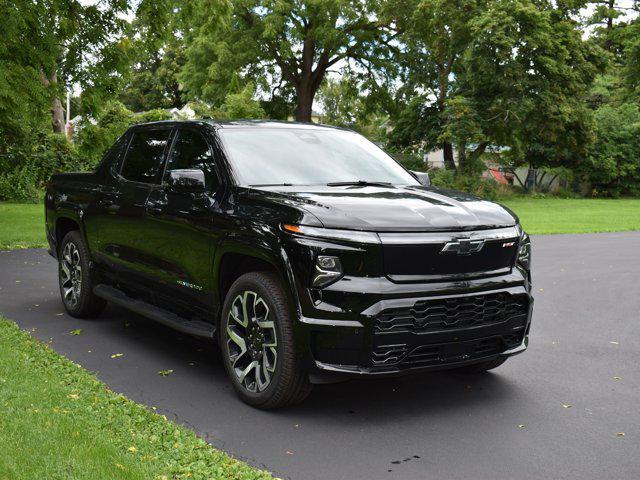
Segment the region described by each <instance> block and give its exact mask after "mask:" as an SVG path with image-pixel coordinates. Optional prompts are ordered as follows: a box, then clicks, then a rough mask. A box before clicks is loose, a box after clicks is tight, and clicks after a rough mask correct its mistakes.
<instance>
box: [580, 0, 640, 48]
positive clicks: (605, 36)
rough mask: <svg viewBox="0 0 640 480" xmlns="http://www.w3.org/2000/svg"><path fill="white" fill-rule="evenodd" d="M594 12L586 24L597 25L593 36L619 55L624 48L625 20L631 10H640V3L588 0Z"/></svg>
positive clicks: (620, 0) (615, 0)
mask: <svg viewBox="0 0 640 480" xmlns="http://www.w3.org/2000/svg"><path fill="white" fill-rule="evenodd" d="M587 4H588V5H590V6H591V7H592V9H593V12H592V13H591V15H589V17H588V18H587V19H586V25H587V26H591V27H595V30H594V32H593V37H594V38H595V39H596V41H597V42H598V43H599V44H600V45H601V46H602V48H604V49H605V50H607V51H608V52H610V53H613V54H617V55H619V54H620V53H621V52H622V51H623V50H624V44H625V39H624V36H625V35H624V30H625V27H626V25H627V23H626V21H625V20H624V19H625V17H626V16H627V15H628V14H629V13H631V12H634V11H635V12H638V11H640V5H638V4H636V3H634V4H629V3H628V2H626V1H622V0H590V1H588V2H587Z"/></svg>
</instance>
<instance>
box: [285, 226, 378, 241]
mask: <svg viewBox="0 0 640 480" xmlns="http://www.w3.org/2000/svg"><path fill="white" fill-rule="evenodd" d="M282 229H283V230H284V231H285V232H287V233H290V234H293V235H303V236H306V237H315V238H326V239H328V240H346V241H348V242H357V243H380V237H378V235H377V234H376V233H374V232H362V231H359V230H338V229H336V228H320V227H307V226H306V225H291V224H288V223H285V224H283V225H282Z"/></svg>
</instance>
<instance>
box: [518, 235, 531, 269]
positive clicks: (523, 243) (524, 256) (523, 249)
mask: <svg viewBox="0 0 640 480" xmlns="http://www.w3.org/2000/svg"><path fill="white" fill-rule="evenodd" d="M518 263H519V264H520V265H522V266H523V267H524V268H525V269H526V270H531V239H530V238H529V235H527V234H526V233H524V232H522V236H521V237H520V243H519V244H518Z"/></svg>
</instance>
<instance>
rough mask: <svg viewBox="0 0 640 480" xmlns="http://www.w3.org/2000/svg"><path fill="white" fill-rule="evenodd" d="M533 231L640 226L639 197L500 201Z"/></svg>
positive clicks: (542, 232)
mask: <svg viewBox="0 0 640 480" xmlns="http://www.w3.org/2000/svg"><path fill="white" fill-rule="evenodd" d="M501 203H503V204H505V205H506V206H507V207H509V208H511V209H512V210H513V211H514V212H516V214H517V215H518V216H519V217H520V221H521V223H522V226H523V227H524V229H525V230H526V231H527V232H528V233H530V234H544V233H592V232H622V231H626V230H640V199H619V200H609V199H582V198H579V199H573V198H571V199H564V198H544V199H537V198H526V197H523V198H514V199H510V200H505V201H504V202H501Z"/></svg>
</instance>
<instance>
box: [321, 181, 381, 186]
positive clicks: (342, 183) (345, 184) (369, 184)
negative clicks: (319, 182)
mask: <svg viewBox="0 0 640 480" xmlns="http://www.w3.org/2000/svg"><path fill="white" fill-rule="evenodd" d="M352 185H353V186H357V187H370V186H371V187H392V186H393V184H392V183H390V182H368V181H367V180H355V181H352V182H330V183H327V186H328V187H349V186H352Z"/></svg>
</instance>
